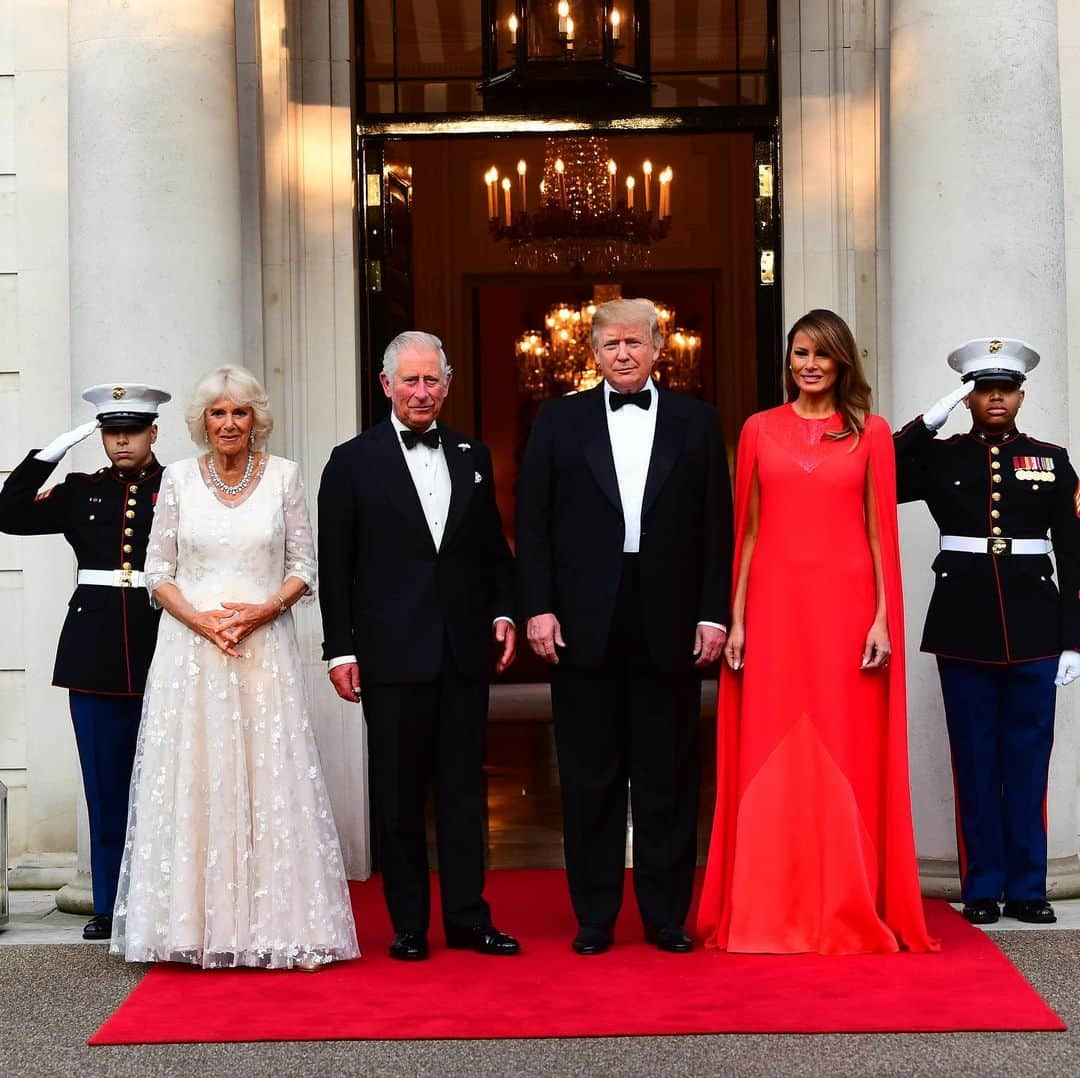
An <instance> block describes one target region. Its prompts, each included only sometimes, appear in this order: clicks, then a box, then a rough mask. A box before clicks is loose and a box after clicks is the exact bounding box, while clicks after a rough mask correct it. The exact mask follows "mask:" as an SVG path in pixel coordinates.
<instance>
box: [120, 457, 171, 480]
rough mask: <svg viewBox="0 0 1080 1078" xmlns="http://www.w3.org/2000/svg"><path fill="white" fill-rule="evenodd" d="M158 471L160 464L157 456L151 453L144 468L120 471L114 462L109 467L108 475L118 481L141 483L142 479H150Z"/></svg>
mask: <svg viewBox="0 0 1080 1078" xmlns="http://www.w3.org/2000/svg"><path fill="white" fill-rule="evenodd" d="M160 471H161V465H160V464H159V463H158V459H157V457H155V456H154V455H153V454H151V456H150V463H149V464H147V466H146V467H145V468H139V469H137V470H135V471H130V472H122V471H121V470H120V469H119V468H117V467H116V465H115V464H114V465H112V466H111V467H110V468H109V475H111V476H112V478H113V479H115V480H116V481H117V482H118V483H125V484H127V483H141V482H142V481H143V480H144V479H150V478H152V477H153V476H155V475H157V473H158V472H160Z"/></svg>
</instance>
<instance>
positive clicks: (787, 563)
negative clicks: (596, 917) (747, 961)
mask: <svg viewBox="0 0 1080 1078" xmlns="http://www.w3.org/2000/svg"><path fill="white" fill-rule="evenodd" d="M787 363H788V367H787V369H786V370H785V383H786V385H787V389H788V398H789V403H788V404H785V405H782V406H781V407H779V408H773V409H770V410H769V411H765V412H759V413H757V414H756V415H753V416H751V417H750V419H749V420H748V421H747V423H746V425H745V427H744V428H743V431H742V435H741V437H740V439H739V452H738V461H737V465H736V492H735V513H736V535H735V561H734V573H733V576H734V579H735V581H736V584H735V597H734V601H733V614H732V627H731V634H730V636H729V638H728V643H727V646H726V649H725V656H726V658H727V661H728V668H727V669H724V670H723V673H722V676H721V679H720V704H719V716H718V722H719V730H718V736H717V799H716V814H715V818H714V821H713V830H712V841H711V844H710V848H709V860H708V866H707V868H706V871H705V884H704V889H703V892H702V896H701V903H700V906H699V914H698V932H699V935H700V936H701V937H703V939H704V941H705V945H706V946H708V947H715V948H720V949H723V950H728V951H737V952H755V953H772V954H794V953H801V952H811V953H817V954H863V953H870V952H890V951H897V950H899V949H900V948H906V949H908V950H911V951H930V950H936V949H937V948H938V944H937V942H936V941H934V940H932V939H931V938H930V936H929V935H928V934H927V930H926V923H925V920H924V917H923V906H922V900H921V897H920V894H919V878H918V871H917V866H916V859H915V841H914V834H913V830H912V821H911V796H910V791H909V787H908V762H907V728H906V701H905V689H904V614H903V598H902V594H901V581H900V552H899V546H898V542H897V525H896V472H895V461H894V456H893V442H892V435H891V433H890V431H889V428H888V426H887V424H886V423H885V422H884V420H882V419H881V418H880V417H879V416H875V415H871V414H870V413H869V408H870V387H869V384H868V383H867V381H866V378H865V376H864V375H863V372H862V369H861V365H860V362H859V355H858V350H857V348H856V345H855V341H854V338H853V337H852V335H851V331H850V329H849V328H848V326H847V324H846V323H845V322H844V321H843V320H842V319H841V318H839V317H838V316H837V315H835V314H833V313H832V312H831V311H811V312H810V313H809V314H807V315H805V316H804V317H803V318H801V319H800V320H799V321H798V322H797V323H796V324H795V325H794V326H793V327H792V330H791V333H790V334H789V335H788V352H787Z"/></svg>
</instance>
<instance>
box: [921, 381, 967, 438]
mask: <svg viewBox="0 0 1080 1078" xmlns="http://www.w3.org/2000/svg"><path fill="white" fill-rule="evenodd" d="M974 388H975V383H974V382H965V383H964V384H963V385H962V386H960V388H959V389H954V390H953V391H952V392H951V393H948V394H946V395H945V396H944V397H942V398H941V400H939V401H937V402H936V403H934V404H931V405H930V407H929V408H927V409H926V411H925V412H923V417H922V421H923V422H924V423H925V424H926V427H927V429H928V430H940V429H941V428H942V427H943V426H945V420H946V419H948V418H949V413H950V412H951V411H952V410H953V409H954V408H955V407H956V406H957V405H958V404H959V403H960V402H961V401H962V400H963V399H964V398H965V397H966V396H967V395H968V394H969V393H970V392H971V391H972V390H973V389H974Z"/></svg>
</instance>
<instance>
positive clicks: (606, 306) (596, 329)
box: [592, 299, 664, 352]
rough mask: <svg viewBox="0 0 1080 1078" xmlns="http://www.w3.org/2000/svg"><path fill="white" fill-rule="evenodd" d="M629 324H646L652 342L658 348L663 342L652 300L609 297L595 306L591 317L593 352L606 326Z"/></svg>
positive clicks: (597, 346)
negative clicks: (594, 311)
mask: <svg viewBox="0 0 1080 1078" xmlns="http://www.w3.org/2000/svg"><path fill="white" fill-rule="evenodd" d="M617 325H624V326H625V325H631V326H646V327H648V330H649V335H650V336H651V337H652V342H653V344H654V345H655V346H656V347H657V348H659V347H660V346H661V345H662V344H663V343H664V335H663V334H662V333H661V332H660V319H659V318H658V317H657V315H656V308H655V307H654V306H653V303H652V300H648V299H609V300H608V301H607V302H606V303H601V304H600V306H599V307H597V308H596V313H595V314H594V315H593V319H592V346H593V351H594V352H595V351H596V349H597V348H599V347H600V336H601V334H602V333H603V332H604V330H605V329H606V328H607V327H608V326H617Z"/></svg>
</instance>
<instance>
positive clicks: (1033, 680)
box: [938, 658, 1058, 902]
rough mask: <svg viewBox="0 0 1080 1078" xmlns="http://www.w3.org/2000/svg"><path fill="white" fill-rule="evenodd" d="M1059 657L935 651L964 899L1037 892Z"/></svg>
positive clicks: (1022, 898)
mask: <svg viewBox="0 0 1080 1078" xmlns="http://www.w3.org/2000/svg"><path fill="white" fill-rule="evenodd" d="M1057 667H1058V660H1057V658H1051V659H1036V660H1035V661H1033V662H1025V663H1011V664H1008V665H1005V666H997V665H991V664H987V663H973V662H963V661H960V660H957V659H943V658H939V659H938V673H939V674H940V675H941V693H942V696H943V697H944V700H945V721H946V723H947V725H948V728H949V744H950V746H951V749H952V761H953V773H954V775H955V778H956V798H957V831H958V838H959V840H960V845H961V849H960V867H961V873H962V876H963V881H962V882H963V898H964V901H965V902H973V901H975V900H977V899H993V900H995V901H997V900H1000V899H1001V897H1002V895H1004V896H1005V899H1006V900H1007V901H1011V902H1027V901H1031V900H1033V899H1045V898H1046V814H1045V803H1046V784H1047V775H1048V772H1049V769H1050V749H1051V747H1052V746H1053V742H1054V701H1055V697H1056V694H1057V690H1056V688H1055V686H1054V677H1055V676H1056V674H1057Z"/></svg>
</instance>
